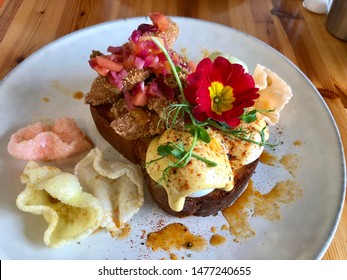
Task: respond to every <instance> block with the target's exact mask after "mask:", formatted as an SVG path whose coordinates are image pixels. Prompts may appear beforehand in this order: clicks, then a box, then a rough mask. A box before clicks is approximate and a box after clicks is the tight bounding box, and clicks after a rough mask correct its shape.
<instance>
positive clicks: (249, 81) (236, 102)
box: [184, 57, 259, 127]
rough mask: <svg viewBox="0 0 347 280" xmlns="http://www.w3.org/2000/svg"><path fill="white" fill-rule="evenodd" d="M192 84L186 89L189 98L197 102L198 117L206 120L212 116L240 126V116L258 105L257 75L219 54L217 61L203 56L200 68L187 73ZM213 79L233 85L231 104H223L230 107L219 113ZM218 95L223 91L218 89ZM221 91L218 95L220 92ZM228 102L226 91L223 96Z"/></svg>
mask: <svg viewBox="0 0 347 280" xmlns="http://www.w3.org/2000/svg"><path fill="white" fill-rule="evenodd" d="M187 82H188V85H187V87H186V88H185V90H184V95H185V97H186V99H187V101H188V102H189V103H190V104H191V105H193V106H194V108H193V115H194V117H195V118H196V119H197V120H198V121H205V120H206V119H208V118H210V119H213V120H215V121H218V122H225V123H227V124H228V125H229V126H232V127H234V126H237V125H239V123H240V119H239V117H240V116H241V115H242V114H243V112H244V108H247V107H251V106H253V105H254V100H255V99H256V98H258V97H259V94H258V93H257V92H258V89H257V88H256V87H255V83H254V80H253V77H252V76H251V75H250V74H248V73H245V70H244V68H243V67H242V66H241V65H240V64H232V63H230V62H229V61H228V60H227V59H226V58H224V57H217V58H216V59H215V60H214V61H213V62H212V61H211V59H209V58H205V59H203V60H202V61H201V62H200V63H199V64H198V65H197V67H196V72H194V73H192V74H190V75H189V76H188V77H187ZM213 82H218V83H220V84H222V88H223V87H226V86H228V87H231V89H232V96H233V98H232V99H226V100H232V101H226V102H232V104H230V105H231V106H229V105H227V104H225V105H227V106H225V105H223V107H224V108H231V109H230V110H226V111H223V112H221V113H216V112H215V111H213V110H212V107H213V106H212V104H213V103H212V102H218V101H214V100H212V99H211V94H212V93H210V86H211V84H212V83H213ZM213 94H214V96H215V97H217V98H218V97H219V94H223V93H222V92H219V93H218V92H217V93H216V92H214V93H213ZM216 94H217V95H216ZM220 97H221V98H222V100H224V101H220V102H225V99H223V97H222V95H221V96H220Z"/></svg>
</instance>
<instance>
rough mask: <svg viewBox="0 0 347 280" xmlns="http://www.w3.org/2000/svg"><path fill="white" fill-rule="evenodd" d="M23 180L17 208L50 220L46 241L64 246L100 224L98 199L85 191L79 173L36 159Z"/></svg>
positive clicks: (27, 168) (25, 170)
mask: <svg viewBox="0 0 347 280" xmlns="http://www.w3.org/2000/svg"><path fill="white" fill-rule="evenodd" d="M21 182H22V183H24V184H26V187H25V189H24V191H23V192H21V193H20V194H19V195H18V197H17V200H16V204H17V207H18V208H19V209H20V210H22V211H24V212H29V213H32V214H36V215H42V216H43V217H44V219H45V220H46V221H47V222H48V228H47V229H46V231H45V233H44V238H43V239H44V242H45V244H46V245H47V246H49V247H61V246H63V245H66V244H68V243H70V242H72V241H80V240H82V239H83V238H85V237H87V236H89V235H90V234H91V233H92V232H94V231H95V230H96V229H97V228H98V227H99V226H100V224H101V221H102V217H103V211H102V208H101V205H100V203H99V201H98V200H97V199H96V198H94V197H93V196H92V195H91V194H89V193H86V192H83V191H82V187H81V185H80V183H79V181H78V179H77V177H76V176H74V175H72V174H70V173H65V172H62V171H61V170H60V169H58V168H56V167H51V166H39V165H38V164H37V163H36V162H34V161H29V162H28V164H27V165H26V167H25V169H24V171H23V174H22V175H21Z"/></svg>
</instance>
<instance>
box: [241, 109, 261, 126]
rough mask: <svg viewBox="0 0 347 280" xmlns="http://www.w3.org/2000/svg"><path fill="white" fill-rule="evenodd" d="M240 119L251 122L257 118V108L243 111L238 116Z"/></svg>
mask: <svg viewBox="0 0 347 280" xmlns="http://www.w3.org/2000/svg"><path fill="white" fill-rule="evenodd" d="M240 119H241V120H243V121H244V122H245V123H251V122H254V121H256V120H257V110H256V109H253V110H252V111H249V112H246V110H245V112H244V113H243V114H242V115H241V116H240Z"/></svg>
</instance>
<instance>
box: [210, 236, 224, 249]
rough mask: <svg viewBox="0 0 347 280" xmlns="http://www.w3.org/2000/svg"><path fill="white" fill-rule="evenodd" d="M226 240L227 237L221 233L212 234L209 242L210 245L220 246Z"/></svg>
mask: <svg viewBox="0 0 347 280" xmlns="http://www.w3.org/2000/svg"><path fill="white" fill-rule="evenodd" d="M226 241H227V239H226V238H225V237H224V236H223V235H220V234H214V235H212V237H211V239H210V244H211V245H212V246H220V245H222V244H223V243H225V242H226Z"/></svg>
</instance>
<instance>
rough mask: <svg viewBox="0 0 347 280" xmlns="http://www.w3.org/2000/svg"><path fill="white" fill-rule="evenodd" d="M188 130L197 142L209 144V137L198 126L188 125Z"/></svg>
mask: <svg viewBox="0 0 347 280" xmlns="http://www.w3.org/2000/svg"><path fill="white" fill-rule="evenodd" d="M189 128H190V130H189V132H190V133H191V134H192V135H193V136H194V134H195V132H196V135H197V137H198V139H199V140H201V141H204V142H205V143H210V142H211V137H210V135H209V134H208V133H207V131H206V130H205V129H204V128H203V127H202V126H201V125H198V124H194V125H190V126H189Z"/></svg>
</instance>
